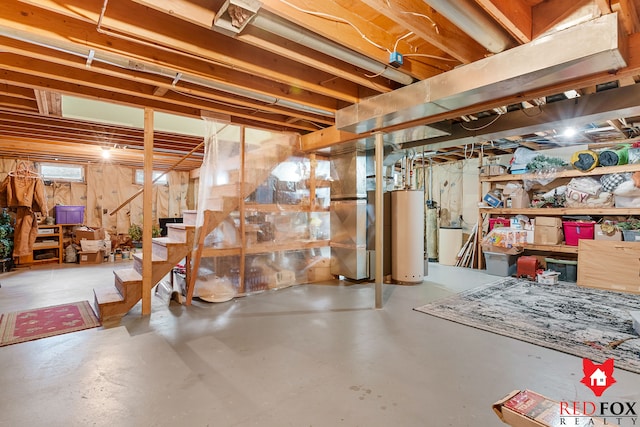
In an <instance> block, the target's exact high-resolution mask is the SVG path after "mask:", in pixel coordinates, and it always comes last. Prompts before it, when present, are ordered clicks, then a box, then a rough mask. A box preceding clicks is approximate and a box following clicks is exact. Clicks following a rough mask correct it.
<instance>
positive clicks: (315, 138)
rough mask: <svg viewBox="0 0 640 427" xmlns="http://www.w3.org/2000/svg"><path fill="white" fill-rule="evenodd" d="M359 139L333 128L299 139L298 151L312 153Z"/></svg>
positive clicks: (349, 133)
mask: <svg viewBox="0 0 640 427" xmlns="http://www.w3.org/2000/svg"><path fill="white" fill-rule="evenodd" d="M357 138H359V135H357V134H355V133H351V132H345V131H341V130H338V129H337V128H336V127H335V126H330V127H328V128H325V129H322V130H319V131H316V132H312V133H308V134H306V135H302V136H301V137H300V149H301V150H302V151H304V152H312V151H315V150H320V149H322V148H327V147H331V146H332V145H335V144H338V143H340V142H342V141H350V140H353V139H357Z"/></svg>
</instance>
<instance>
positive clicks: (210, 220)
mask: <svg viewBox="0 0 640 427" xmlns="http://www.w3.org/2000/svg"><path fill="white" fill-rule="evenodd" d="M292 151H293V148H292V147H290V146H283V145H275V146H270V147H268V149H267V148H264V149H263V148H260V149H257V150H253V151H249V152H247V153H246V155H245V163H246V164H247V165H252V166H251V169H248V171H247V173H246V174H245V179H244V182H243V183H242V184H241V183H240V182H232V183H227V184H224V185H220V186H216V187H214V191H212V195H211V196H210V199H209V200H208V205H209V206H212V207H213V208H212V210H208V211H205V212H204V223H203V226H202V228H201V229H199V230H198V233H197V235H198V237H196V216H197V211H184V212H183V223H182V224H173V223H169V224H167V237H155V238H153V239H152V257H153V259H152V266H153V275H152V283H153V285H154V286H155V285H156V284H157V283H158V282H160V281H161V280H162V279H163V278H164V277H165V276H166V275H167V274H169V273H170V272H171V270H172V269H173V267H175V265H176V264H178V263H179V262H180V261H182V260H183V259H185V258H187V263H186V265H187V283H188V284H189V283H190V281H189V278H190V276H191V274H189V261H190V258H191V253H192V251H194V247H196V248H198V247H199V248H202V242H203V241H204V238H205V237H206V236H207V235H208V234H209V233H211V232H212V231H213V230H214V229H215V228H216V227H218V226H219V225H220V224H221V223H222V221H224V220H225V219H226V218H227V217H228V216H229V215H230V214H231V213H232V212H233V211H235V210H237V209H238V207H239V205H240V201H241V200H244V199H245V198H246V197H248V196H249V195H250V194H251V193H253V192H254V191H255V190H256V188H257V187H258V186H259V185H260V184H262V183H263V182H264V181H265V180H266V179H267V178H268V177H269V175H270V174H271V172H272V171H273V169H274V168H275V167H276V166H277V165H278V164H280V163H281V162H283V161H285V160H286V159H287V158H288V157H289V156H290V155H291V153H292ZM240 166H241V162H240V161H234V159H230V160H229V161H227V162H225V164H224V168H225V169H226V170H228V171H232V170H233V168H236V169H239V168H240ZM230 175H232V174H231V173H230ZM196 239H198V240H197V241H198V243H199V245H197V246H195V245H194V244H195V243H196ZM199 254H200V252H199V251H194V256H196V257H198V258H197V260H196V262H194V270H197V268H198V267H197V266H198V265H199ZM113 273H114V276H115V280H114V286H111V287H107V288H98V289H94V296H95V306H94V308H95V312H96V313H97V314H98V317H99V318H100V320H101V321H103V322H107V321H115V320H119V319H120V318H121V317H122V316H124V315H125V314H127V313H128V312H129V310H131V308H133V306H135V305H136V304H137V303H138V302H139V301H140V300H141V299H142V253H141V252H139V253H135V254H134V255H133V267H131V268H125V269H121V270H114V272H113ZM192 295H193V286H189V289H188V295H187V304H189V303H190V302H191V296H192Z"/></svg>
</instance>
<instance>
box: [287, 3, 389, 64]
mask: <svg viewBox="0 0 640 427" xmlns="http://www.w3.org/2000/svg"><path fill="white" fill-rule="evenodd" d="M280 2H281V3H284V4H286V5H287V6H289V7H292V8H294V9H296V10H297V11H299V12H302V13H306V14H309V15H313V16H318V17H320V18H325V19H328V20H330V21H335V22H341V23H343V24H347V25H350V26H351V27H352V28H353V29H354V30H356V31H357V32H358V34H360V37H362V38H363V39H364V40H365V41H367V42H368V43H370V44H371V45H373V46H375V47H377V48H378V49H381V50H384V51H386V52H389V53H391V51H390V50H389V49H387V48H386V47H383V46H380V45H379V44H378V43H376V42H374V41H373V40H371V39H369V37H367V36H366V34H364V33H363V32H362V31H361V30H360V29H359V28H358V27H356V25H355V24H353V23H351V22H350V21H348V20H346V19H344V18H340V17H339V16H335V15H330V14H328V13H323V12H315V11H313V10H307V9H303V8H301V7H298V6H296V5H295V4H291V3H289V2H288V1H287V0H280Z"/></svg>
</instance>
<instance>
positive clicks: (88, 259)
mask: <svg viewBox="0 0 640 427" xmlns="http://www.w3.org/2000/svg"><path fill="white" fill-rule="evenodd" d="M103 258H104V255H103V253H102V251H97V252H78V259H79V260H80V264H102V260H103Z"/></svg>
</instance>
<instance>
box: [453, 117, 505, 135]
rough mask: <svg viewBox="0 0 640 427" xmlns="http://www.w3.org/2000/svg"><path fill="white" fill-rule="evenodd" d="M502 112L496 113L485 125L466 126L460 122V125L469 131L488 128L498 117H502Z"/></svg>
mask: <svg viewBox="0 0 640 427" xmlns="http://www.w3.org/2000/svg"><path fill="white" fill-rule="evenodd" d="M502 116H503V114H498V115H497V116H496V117H495V118H494V119H493V120H491V121H490V122H489V123H487V124H486V125H483V126H480V127H477V128H468V127H466V126H465V125H463V124H462V123H460V127H461V128H462V129H464V130H469V131H476V130H482V129H484V128H488V127H489V126H491V125H492V124H494V123H495V122H496V121H497V120H498V119H499V118H500V117H502Z"/></svg>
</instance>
